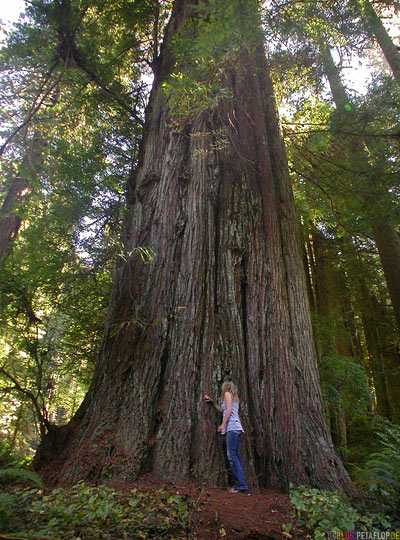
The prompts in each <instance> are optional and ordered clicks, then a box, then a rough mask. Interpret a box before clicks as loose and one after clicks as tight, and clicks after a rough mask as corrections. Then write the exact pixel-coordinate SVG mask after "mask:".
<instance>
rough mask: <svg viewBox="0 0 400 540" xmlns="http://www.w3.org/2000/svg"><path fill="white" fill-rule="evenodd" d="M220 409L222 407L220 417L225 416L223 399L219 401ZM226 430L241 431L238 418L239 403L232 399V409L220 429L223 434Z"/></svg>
mask: <svg viewBox="0 0 400 540" xmlns="http://www.w3.org/2000/svg"><path fill="white" fill-rule="evenodd" d="M221 409H222V419H223V418H224V416H225V413H226V406H225V401H223V402H222V403H221ZM227 431H243V432H244V429H243V428H242V424H241V423H240V418H239V403H238V402H237V401H232V411H231V414H230V415H229V418H228V422H227V424H226V426H225V428H224V429H223V430H222V435H225V433H226V432H227Z"/></svg>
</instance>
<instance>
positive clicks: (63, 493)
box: [0, 482, 191, 540]
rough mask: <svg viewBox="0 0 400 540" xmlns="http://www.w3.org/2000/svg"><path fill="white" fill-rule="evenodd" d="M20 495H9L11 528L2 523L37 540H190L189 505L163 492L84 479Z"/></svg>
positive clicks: (183, 500)
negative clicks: (65, 486) (123, 490)
mask: <svg viewBox="0 0 400 540" xmlns="http://www.w3.org/2000/svg"><path fill="white" fill-rule="evenodd" d="M15 495H18V504H17V503H16V502H15V500H14V501H13V500H11V499H9V501H5V503H7V504H8V506H6V504H5V505H4V506H5V510H4V515H5V513H7V516H8V518H10V517H12V518H13V519H9V520H8V523H9V525H8V527H6V525H5V523H4V521H3V524H2V527H5V530H4V532H15V531H16V532H17V533H18V534H19V535H26V536H27V537H29V538H30V539H32V540H33V539H54V538H57V539H59V540H63V539H72V538H77V537H79V538H85V539H87V540H95V539H98V538H102V539H104V540H107V539H116V538H118V539H119V538H132V539H136V538H137V539H140V538H157V539H158V538H160V539H162V538H178V537H182V535H185V536H184V537H185V538H190V536H188V534H189V525H190V515H191V506H190V504H189V503H188V502H187V501H186V500H185V499H184V498H182V497H179V496H177V495H170V494H169V493H167V492H166V491H163V490H159V491H154V492H151V493H144V492H140V491H138V490H136V489H132V490H131V491H129V492H128V493H121V492H119V491H116V490H114V489H111V488H109V487H106V486H103V485H101V486H96V487H93V486H88V485H86V484H84V483H83V482H79V483H78V484H76V485H75V486H73V487H71V488H69V489H63V488H58V489H54V490H53V491H51V492H44V491H43V490H41V489H25V490H21V489H20V490H16V491H14V497H15ZM0 504H1V503H0ZM10 524H11V525H10Z"/></svg>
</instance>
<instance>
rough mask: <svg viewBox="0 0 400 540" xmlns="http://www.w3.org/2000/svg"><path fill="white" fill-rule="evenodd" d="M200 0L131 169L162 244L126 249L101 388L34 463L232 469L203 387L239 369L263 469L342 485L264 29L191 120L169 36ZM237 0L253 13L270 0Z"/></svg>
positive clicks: (276, 482)
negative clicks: (150, 257)
mask: <svg viewBox="0 0 400 540" xmlns="http://www.w3.org/2000/svg"><path fill="white" fill-rule="evenodd" d="M195 3H196V2H194V1H193V2H189V1H184V0H176V1H175V3H174V8H173V12H172V16H171V21H170V23H169V26H168V30H167V36H166V39H165V40H164V46H163V50H162V53H161V56H160V58H159V62H158V72H157V77H156V81H155V84H154V87H153V91H152V95H151V99H150V103H149V106H148V109H147V119H146V125H145V135H144V140H143V145H142V149H141V155H140V162H139V166H138V168H137V171H136V174H135V175H134V176H133V177H132V178H131V181H130V185H129V210H128V217H127V221H126V230H127V233H126V244H127V251H128V252H129V251H131V250H133V249H134V248H135V247H137V246H151V248H152V249H153V250H154V251H155V253H156V258H155V260H154V262H153V263H152V264H143V262H142V261H141V259H140V258H139V257H137V256H136V257H135V256H132V257H131V258H129V259H128V260H126V261H122V260H121V261H120V263H119V265H118V268H117V270H116V274H115V281H114V288H113V294H112V299H111V306H110V312H109V321H108V323H107V328H106V333H105V338H104V343H103V347H102V351H101V355H100V359H99V362H98V365H97V367H96V371H95V375H94V379H93V382H92V385H91V388H90V391H89V393H88V394H87V396H86V398H85V400H84V402H83V404H82V406H81V408H80V410H79V411H78V413H77V414H76V416H75V417H74V418H73V420H72V421H71V423H70V424H69V425H68V426H66V427H64V428H61V429H59V430H57V429H53V430H51V432H50V433H49V435H48V436H47V438H45V440H44V441H43V442H42V446H41V448H40V450H39V452H38V454H37V456H36V460H35V463H36V467H37V468H38V469H41V470H42V471H43V470H45V468H46V466H50V467H51V468H52V472H53V473H54V471H56V473H55V474H56V475H57V478H58V479H62V480H64V481H65V480H76V479H78V478H83V477H85V478H88V477H89V478H90V477H95V476H96V477H97V476H101V475H102V474H111V473H112V474H114V475H117V476H119V477H130V478H134V477H137V476H138V475H139V474H141V473H143V472H148V471H150V472H152V473H153V474H155V475H157V476H158V477H160V478H162V479H165V480H170V481H173V482H177V481H178V480H180V479H184V478H188V477H192V478H197V479H207V480H208V482H210V483H221V482H224V481H226V474H225V464H224V457H223V451H222V447H221V445H220V437H219V436H218V435H217V433H216V428H217V426H218V424H219V422H220V419H219V418H217V416H216V414H215V412H214V410H213V409H212V408H211V407H209V406H207V405H206V404H204V402H203V401H202V396H203V395H204V394H205V393H208V394H212V395H214V396H215V397H216V396H217V393H218V388H219V386H220V384H221V383H222V381H223V380H224V379H225V378H226V377H231V378H232V379H233V380H234V381H236V382H237V384H238V386H239V390H240V395H241V398H242V404H241V418H242V420H243V424H244V429H245V432H246V437H245V443H244V456H243V457H244V463H245V469H246V474H247V478H248V481H249V484H250V485H251V486H252V487H256V486H259V485H263V486H272V487H275V488H280V489H284V490H285V489H287V487H288V482H289V481H291V482H294V483H295V484H308V485H313V486H319V487H324V488H333V489H343V487H347V486H348V482H349V478H348V476H347V473H346V471H345V470H344V468H343V466H342V464H341V462H340V459H339V458H338V457H337V455H336V453H335V451H334V448H333V445H332V442H331V439H330V435H329V433H328V430H327V427H326V422H325V418H324V414H323V407H322V401H321V392H320V386H319V380H318V370H317V362H316V354H315V350H314V343H313V336H312V329H311V323H310V317H309V306H308V301H307V290H306V283H305V276H304V269H303V266H302V257H301V250H300V245H299V238H298V230H297V225H296V220H295V213H294V203H293V197H292V192H291V186H290V182H289V175H288V170H287V163H286V156H285V150H284V146H283V142H282V138H281V134H280V130H279V125H278V120H277V112H276V106H275V102H274V98H273V89H272V84H271V80H270V77H269V74H268V68H267V63H266V59H265V53H264V49H263V43H262V37H261V33H260V32H259V29H258V28H256V27H255V28H254V33H253V36H256V37H254V38H253V39H254V42H253V43H248V44H247V45H249V46H248V47H245V45H246V43H244V44H243V48H242V49H241V50H240V51H236V57H235V61H234V62H233V64H232V65H231V66H230V67H227V68H226V72H225V75H224V85H225V86H226V88H227V92H226V96H230V97H226V98H225V100H224V101H223V102H222V103H219V104H218V107H217V108H214V109H208V110H205V111H203V112H202V113H201V114H199V115H197V117H196V118H195V119H194V120H192V121H190V122H186V123H185V125H182V122H181V123H180V124H179V122H176V119H174V117H173V115H172V114H171V112H169V110H168V106H167V104H166V102H165V97H164V95H163V91H162V82H163V81H165V80H166V79H167V77H168V75H169V74H170V73H171V70H172V67H173V59H172V57H171V51H170V49H169V45H168V44H169V43H170V40H171V37H172V36H173V35H174V34H175V33H176V31H177V28H179V26H180V25H181V24H182V21H184V20H185V19H186V18H187V17H189V16H192V15H193V12H192V11H191V6H193V5H194V4H195ZM237 6H238V7H237V9H242V10H243V12H242V20H244V21H246V17H247V16H248V14H249V9H254V10H255V9H256V8H255V6H253V4H252V3H250V2H249V3H248V5H247V7H246V10H245V9H244V8H242V7H241V2H238V3H237ZM57 453H58V455H56V454H57ZM49 470H50V469H49Z"/></svg>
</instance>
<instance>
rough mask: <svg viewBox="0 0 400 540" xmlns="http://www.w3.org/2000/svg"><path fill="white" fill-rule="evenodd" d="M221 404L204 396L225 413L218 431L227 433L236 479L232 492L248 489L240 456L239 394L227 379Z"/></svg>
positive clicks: (232, 469)
mask: <svg viewBox="0 0 400 540" xmlns="http://www.w3.org/2000/svg"><path fill="white" fill-rule="evenodd" d="M221 400H222V403H221V406H219V405H217V404H216V403H215V401H214V400H213V399H212V398H210V397H209V396H204V401H206V402H207V403H212V405H214V407H215V408H216V409H217V411H219V412H222V413H223V418H222V424H221V425H220V426H219V428H218V431H219V432H220V433H222V435H225V434H226V454H227V457H228V461H229V465H230V467H231V471H232V474H233V477H234V479H235V480H236V482H235V485H234V486H233V487H232V488H230V490H229V491H230V492H231V493H238V492H240V491H247V484H246V478H245V476H244V472H243V466H242V458H241V456H240V438H241V435H242V433H243V428H242V424H241V422H240V418H239V396H238V391H237V388H236V386H235V384H234V383H233V382H232V381H225V382H224V384H223V385H222V389H221Z"/></svg>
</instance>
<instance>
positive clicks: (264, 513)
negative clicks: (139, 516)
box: [112, 477, 311, 540]
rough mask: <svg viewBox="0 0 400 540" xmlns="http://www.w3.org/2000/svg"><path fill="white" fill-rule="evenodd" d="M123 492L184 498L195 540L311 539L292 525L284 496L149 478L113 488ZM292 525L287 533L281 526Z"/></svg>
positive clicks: (261, 491) (288, 502) (264, 491)
mask: <svg viewBox="0 0 400 540" xmlns="http://www.w3.org/2000/svg"><path fill="white" fill-rule="evenodd" d="M112 487H115V488H118V489H121V490H125V489H131V488H133V487H135V488H137V489H139V490H143V491H152V490H155V489H165V490H166V491H168V492H170V493H171V494H175V495H176V494H178V495H181V496H186V497H188V498H189V500H190V501H191V503H192V506H193V508H194V509H193V526H192V529H191V532H192V534H193V535H194V538H195V539H196V540H220V539H224V540H239V539H241V540H244V539H247V540H281V539H282V540H283V539H289V540H304V539H306V538H311V536H310V535H308V536H307V534H306V532H305V531H302V530H299V529H297V528H296V527H295V524H293V517H291V515H290V509H291V503H290V499H289V496H288V495H285V494H282V493H278V492H277V491H272V490H260V491H259V492H258V493H250V495H248V494H244V493H243V494H242V493H229V491H228V489H227V488H217V487H206V486H202V485H200V484H187V485H179V486H177V485H175V486H172V485H171V484H161V483H160V482H158V481H157V480H155V479H154V478H152V477H142V478H140V479H139V480H138V481H137V482H135V484H134V485H129V486H128V485H123V486H121V485H118V486H117V485H113V486H112ZM287 523H292V524H293V525H292V528H291V529H290V533H288V532H284V531H283V528H282V526H283V525H284V524H287Z"/></svg>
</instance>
